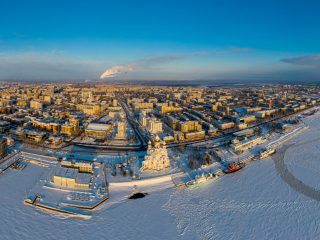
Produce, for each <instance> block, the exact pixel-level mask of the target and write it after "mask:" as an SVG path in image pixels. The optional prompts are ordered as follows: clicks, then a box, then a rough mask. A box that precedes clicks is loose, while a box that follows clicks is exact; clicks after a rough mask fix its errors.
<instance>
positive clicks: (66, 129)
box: [60, 123, 77, 136]
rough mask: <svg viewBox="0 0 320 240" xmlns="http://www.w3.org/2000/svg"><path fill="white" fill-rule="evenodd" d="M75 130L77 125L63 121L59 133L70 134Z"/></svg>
mask: <svg viewBox="0 0 320 240" xmlns="http://www.w3.org/2000/svg"><path fill="white" fill-rule="evenodd" d="M76 131H77V126H76V125H75V124H68V123H65V124H63V125H61V132H60V133H61V134H64V135H67V136H72V135H73V134H74V133H75V132H76Z"/></svg>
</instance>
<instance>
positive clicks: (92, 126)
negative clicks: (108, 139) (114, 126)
mask: <svg viewBox="0 0 320 240" xmlns="http://www.w3.org/2000/svg"><path fill="white" fill-rule="evenodd" d="M110 128H111V125H110V124H97V123H90V124H89V125H88V127H87V130H92V131H108V130H109V129H110Z"/></svg>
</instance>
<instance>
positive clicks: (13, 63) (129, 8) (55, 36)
mask: <svg viewBox="0 0 320 240" xmlns="http://www.w3.org/2000/svg"><path fill="white" fill-rule="evenodd" d="M319 9H320V2H319V1H247V0H243V1H228V0H225V1H6V2H4V3H2V5H1V8H0V26H1V27H0V79H5V80H7V79H44V80H81V79H83V80H85V79H90V80H98V79H99V78H100V76H101V75H102V74H103V73H104V72H105V71H107V73H108V74H105V76H106V78H105V79H108V78H109V79H112V80H116V79H128V80H130V79H132V80H136V79H137V80H139V79H142V80H155V79H195V80H244V79H254V80H261V79H275V80H305V81H314V80H318V79H319V77H320V71H319V69H320V55H319V54H320V44H319V42H320V41H319V40H320V14H319Z"/></svg>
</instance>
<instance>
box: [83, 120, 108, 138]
mask: <svg viewBox="0 0 320 240" xmlns="http://www.w3.org/2000/svg"><path fill="white" fill-rule="evenodd" d="M110 129H111V125H110V124H96V123H90V124H89V125H88V127H87V128H86V129H85V133H86V134H87V135H89V136H92V137H95V138H103V137H105V136H106V135H107V133H108V132H109V131H110Z"/></svg>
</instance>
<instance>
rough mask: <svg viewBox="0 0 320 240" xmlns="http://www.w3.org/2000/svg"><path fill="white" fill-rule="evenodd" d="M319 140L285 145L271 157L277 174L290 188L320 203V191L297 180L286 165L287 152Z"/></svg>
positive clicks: (319, 138)
mask: <svg viewBox="0 0 320 240" xmlns="http://www.w3.org/2000/svg"><path fill="white" fill-rule="evenodd" d="M319 140H320V137H318V138H315V139H312V140H309V141H306V142H302V143H297V144H294V143H292V144H289V145H283V146H282V147H281V148H280V149H278V150H277V152H276V154H274V155H273V156H271V158H272V160H273V161H274V164H275V169H276V172H277V174H278V175H279V177H280V178H281V179H282V180H283V181H284V182H285V183H286V184H287V185H288V186H289V187H291V188H292V189H293V190H295V191H296V192H298V193H301V194H303V195H305V196H307V197H309V198H311V199H314V200H316V201H318V202H320V191H319V190H318V189H315V188H313V187H310V186H308V185H307V184H305V183H303V182H301V181H300V180H299V179H298V178H296V177H295V176H294V175H293V174H292V173H291V172H290V171H289V170H288V168H287V166H286V164H285V163H284V156H285V153H286V151H287V150H288V149H290V148H294V147H299V146H302V145H306V144H310V143H313V142H316V141H319Z"/></svg>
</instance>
